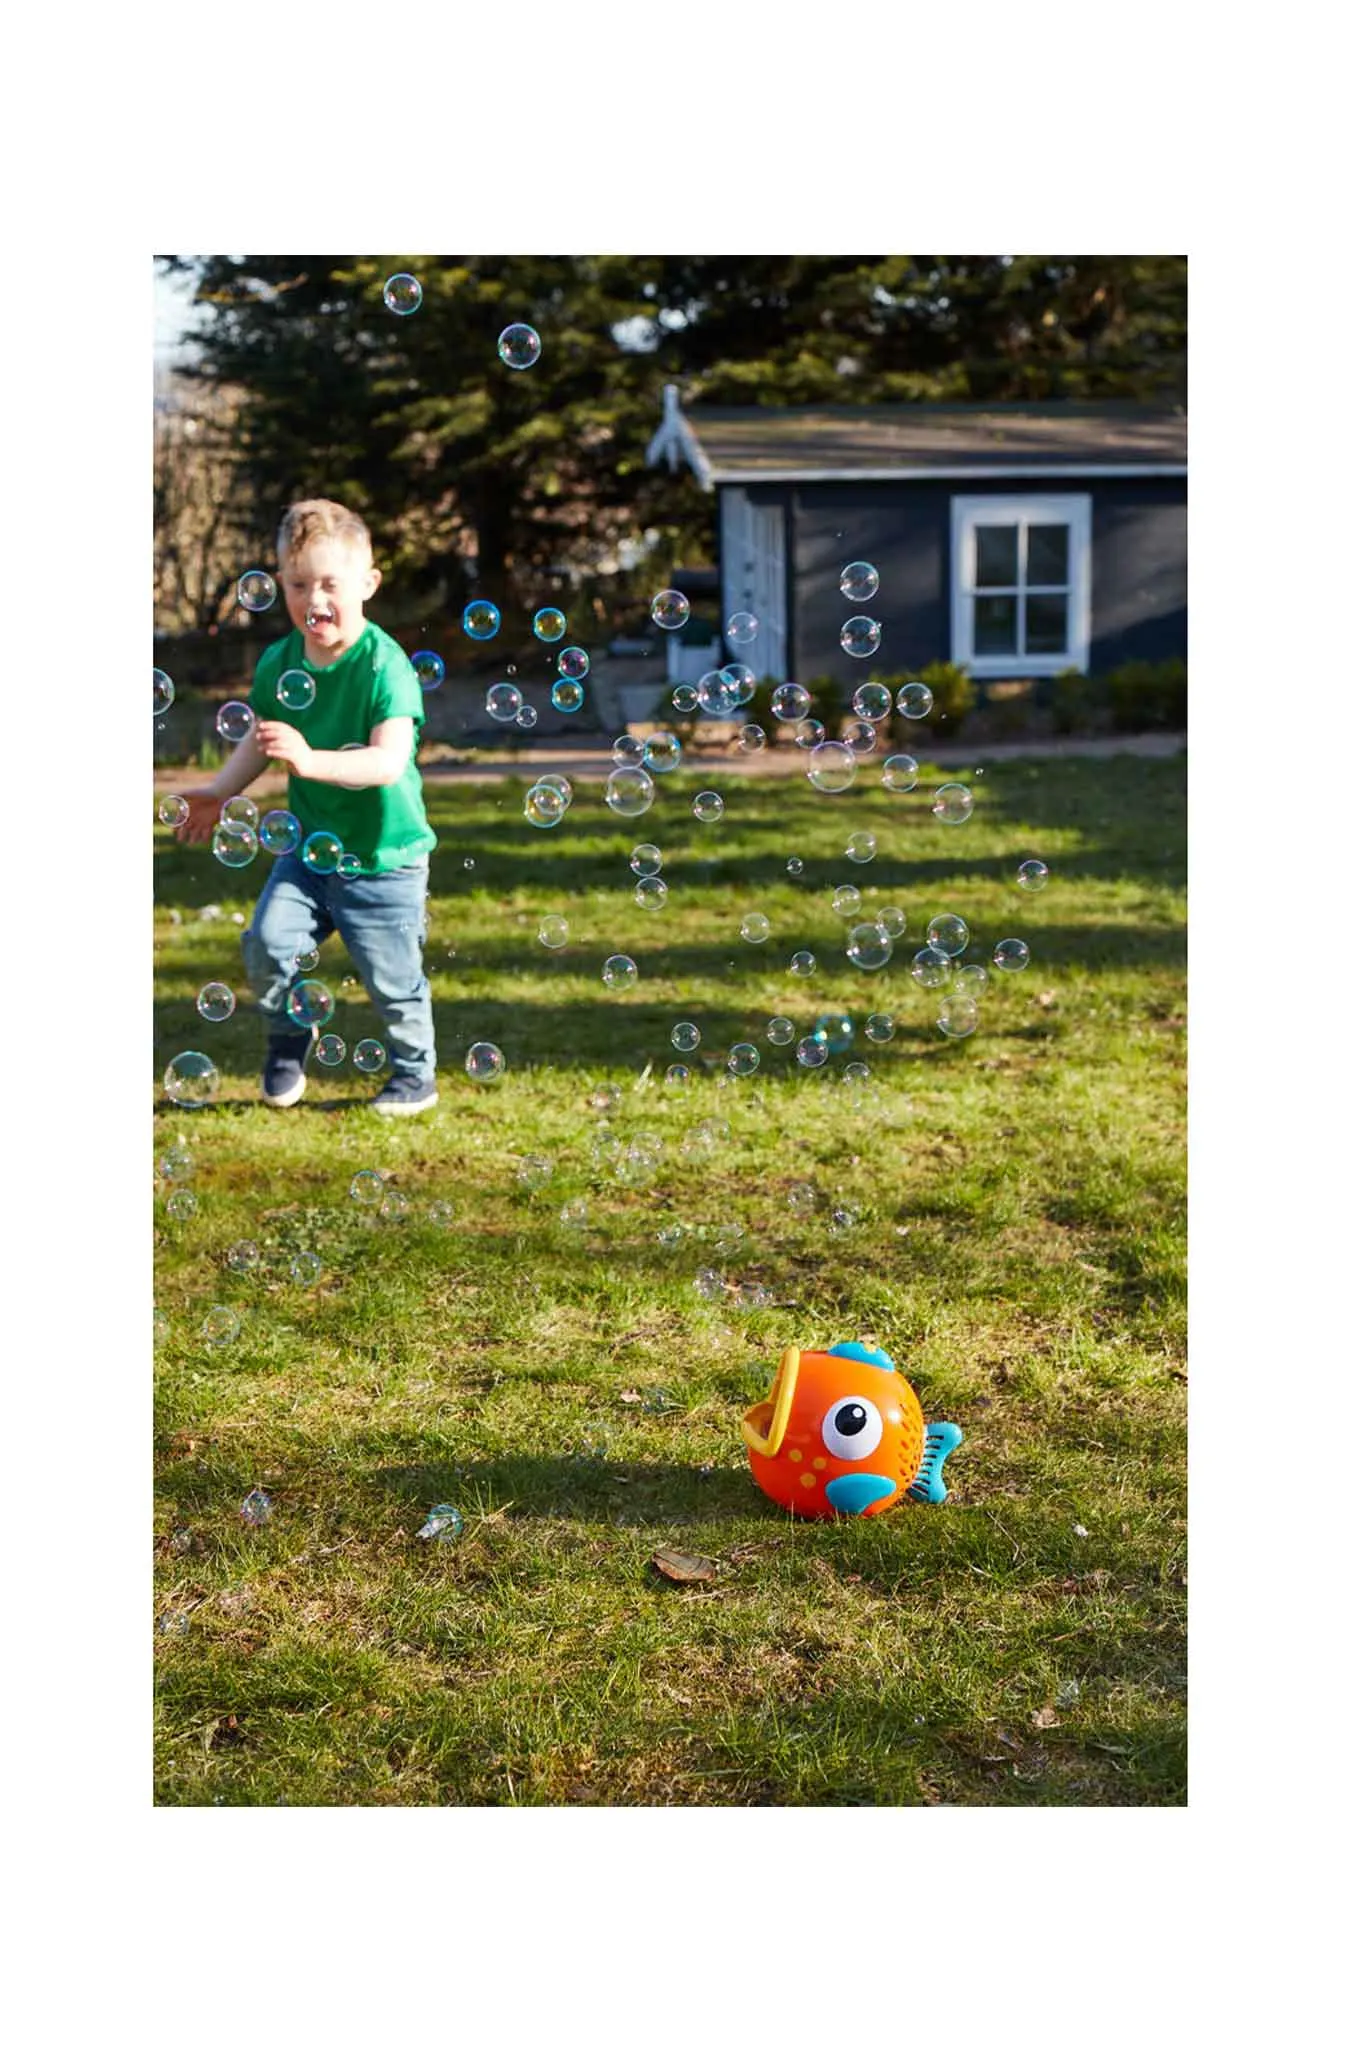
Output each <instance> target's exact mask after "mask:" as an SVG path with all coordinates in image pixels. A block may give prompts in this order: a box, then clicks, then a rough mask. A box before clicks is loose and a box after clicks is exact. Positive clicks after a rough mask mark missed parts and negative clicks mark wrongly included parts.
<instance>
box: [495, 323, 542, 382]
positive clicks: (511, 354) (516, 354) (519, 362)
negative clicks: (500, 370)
mask: <svg viewBox="0 0 1365 2048" xmlns="http://www.w3.org/2000/svg"><path fill="white" fill-rule="evenodd" d="M498 354H499V355H500V356H501V357H502V359H503V361H504V362H505V363H506V365H507V367H508V369H509V370H529V369H530V368H531V366H532V364H534V363H538V362H539V361H540V336H539V335H538V334H537V333H536V330H535V328H534V327H528V326H527V325H526V323H525V322H524V321H522V320H514V321H513V323H512V325H511V326H510V327H504V328H503V330H502V333H501V334H500V335H499V336H498Z"/></svg>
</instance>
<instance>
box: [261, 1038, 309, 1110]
mask: <svg viewBox="0 0 1365 2048" xmlns="http://www.w3.org/2000/svg"><path fill="white" fill-rule="evenodd" d="M312 1043H313V1034H312V1032H311V1031H290V1032H284V1033H281V1035H280V1036H279V1037H278V1038H275V1037H272V1038H271V1039H270V1041H269V1043H268V1044H267V1046H266V1049H265V1066H264V1068H263V1069H262V1072H261V1094H262V1096H263V1097H264V1099H265V1100H266V1101H267V1102H268V1103H269V1104H270V1107H271V1108H272V1109H292V1108H293V1106H294V1104H295V1103H296V1102H297V1101H298V1099H299V1097H300V1096H301V1095H302V1094H303V1091H304V1089H305V1088H306V1087H307V1086H308V1076H307V1075H306V1074H305V1073H304V1071H303V1063H304V1060H305V1059H306V1058H307V1056H308V1048H309V1046H310V1045H311V1044H312Z"/></svg>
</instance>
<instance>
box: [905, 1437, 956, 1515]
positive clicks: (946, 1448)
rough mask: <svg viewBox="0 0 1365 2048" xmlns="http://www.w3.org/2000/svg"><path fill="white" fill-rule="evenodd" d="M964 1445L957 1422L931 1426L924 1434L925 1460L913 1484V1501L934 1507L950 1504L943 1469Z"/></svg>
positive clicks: (911, 1490) (911, 1486) (921, 1460)
mask: <svg viewBox="0 0 1365 2048" xmlns="http://www.w3.org/2000/svg"><path fill="white" fill-rule="evenodd" d="M961 1442H962V1431H961V1430H960V1429H959V1428H958V1426H957V1424H956V1423H955V1422H931V1423H930V1424H929V1427H928V1428H927V1429H926V1430H925V1432H924V1456H923V1457H922V1458H921V1459H920V1461H919V1471H918V1472H917V1473H916V1474H915V1476H914V1478H913V1479H912V1480H911V1482H910V1493H911V1496H912V1498H913V1499H915V1500H926V1501H928V1502H930V1504H931V1505H932V1506H934V1507H938V1506H940V1505H941V1503H942V1502H944V1501H945V1500H947V1498H948V1489H947V1487H946V1486H945V1485H944V1484H943V1467H944V1466H945V1464H946V1463H947V1461H948V1459H949V1458H950V1457H951V1456H952V1454H953V1452H954V1451H955V1450H956V1449H957V1447H958V1445H959V1444H960V1443H961Z"/></svg>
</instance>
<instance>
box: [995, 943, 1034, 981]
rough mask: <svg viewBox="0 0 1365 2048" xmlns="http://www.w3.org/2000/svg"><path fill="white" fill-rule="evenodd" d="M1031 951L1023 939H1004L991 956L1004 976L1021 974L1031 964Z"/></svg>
mask: <svg viewBox="0 0 1365 2048" xmlns="http://www.w3.org/2000/svg"><path fill="white" fill-rule="evenodd" d="M1029 957H1030V956H1029V949H1028V945H1027V943H1026V942H1025V941H1024V940H1023V939H1002V940H1001V941H1000V943H999V945H998V946H997V947H996V949H995V951H994V952H993V953H992V954H991V958H992V960H994V962H995V964H996V966H997V967H998V968H999V969H1000V972H1001V973H1002V974H1019V973H1022V971H1023V969H1024V968H1025V967H1027V966H1028V963H1029Z"/></svg>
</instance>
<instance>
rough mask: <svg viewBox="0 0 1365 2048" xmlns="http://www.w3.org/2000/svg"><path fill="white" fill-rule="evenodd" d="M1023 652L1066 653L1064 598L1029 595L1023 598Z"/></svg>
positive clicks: (1059, 594) (1061, 595) (1060, 595)
mask: <svg viewBox="0 0 1365 2048" xmlns="http://www.w3.org/2000/svg"><path fill="white" fill-rule="evenodd" d="M1024 604H1025V617H1024V652H1025V654H1065V653H1066V598H1065V596H1064V595H1063V594H1062V593H1060V592H1059V593H1058V595H1057V596H1056V597H1029V598H1026V599H1025V600H1024Z"/></svg>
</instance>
